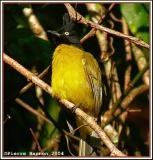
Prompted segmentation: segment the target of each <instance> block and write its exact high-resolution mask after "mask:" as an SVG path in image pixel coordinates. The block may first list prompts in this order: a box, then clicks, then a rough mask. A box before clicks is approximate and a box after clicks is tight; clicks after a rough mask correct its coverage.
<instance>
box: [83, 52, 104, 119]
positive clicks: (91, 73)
mask: <svg viewBox="0 0 153 160" xmlns="http://www.w3.org/2000/svg"><path fill="white" fill-rule="evenodd" d="M82 63H83V67H84V71H85V74H86V78H87V80H88V83H89V84H90V86H91V90H92V94H93V98H94V103H95V107H94V111H95V116H98V114H99V111H100V107H101V104H102V85H101V71H100V68H99V66H98V63H97V61H96V60H95V58H94V57H93V56H92V55H91V54H90V53H87V52H86V53H85V54H84V55H83V58H82Z"/></svg>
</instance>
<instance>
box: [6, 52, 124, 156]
mask: <svg viewBox="0 0 153 160" xmlns="http://www.w3.org/2000/svg"><path fill="white" fill-rule="evenodd" d="M3 57H4V62H5V63H7V64H9V65H10V66H11V67H13V68H14V69H15V70H17V71H18V72H19V73H21V74H22V75H23V76H25V77H26V78H27V79H28V80H31V81H32V82H33V83H35V84H36V85H38V86H39V87H41V88H42V89H43V90H45V91H46V92H47V93H49V94H50V95H51V94H52V92H51V87H50V86H49V85H48V84H46V83H45V82H43V81H42V80H40V79H39V78H38V77H37V76H35V75H34V74H33V73H31V72H30V71H28V70H27V69H25V68H24V67H23V66H22V65H20V64H19V63H18V62H16V61H15V60H13V59H12V58H11V57H9V56H8V55H6V54H4V56H3ZM59 101H60V102H61V103H62V104H64V105H65V107H67V108H68V109H70V110H71V111H72V110H74V107H75V105H74V104H73V103H71V102H69V101H67V100H64V99H63V100H59ZM18 102H20V101H19V100H18ZM29 109H30V110H31V108H29ZM35 114H37V113H35ZM75 114H76V115H77V116H80V117H82V118H83V120H84V121H85V122H86V123H87V124H88V125H89V126H90V127H91V128H92V129H93V130H94V131H95V132H96V133H97V135H99V137H100V138H101V140H102V141H103V142H104V144H105V145H106V146H107V147H108V148H109V150H110V152H111V154H113V155H116V156H126V155H125V154H124V153H122V152H121V151H119V150H118V149H117V148H116V146H115V145H114V144H113V143H112V142H111V140H110V139H109V138H108V136H107V135H106V133H105V132H104V131H103V130H102V129H101V127H100V126H98V124H97V123H96V122H95V120H94V118H92V117H91V116H89V115H87V114H86V113H85V112H83V111H82V110H81V109H79V108H77V109H76V110H75Z"/></svg>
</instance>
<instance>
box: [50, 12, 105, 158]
mask: <svg viewBox="0 0 153 160" xmlns="http://www.w3.org/2000/svg"><path fill="white" fill-rule="evenodd" d="M75 25H76V22H75V21H74V20H72V19H71V18H70V16H69V14H68V13H65V14H64V16H63V25H62V27H61V28H60V29H59V30H58V31H53V30H48V31H47V34H48V35H49V36H51V38H52V40H53V41H54V42H55V43H56V48H55V50H54V52H53V57H52V75H51V87H52V96H53V97H55V98H57V99H66V100H68V101H70V102H72V103H74V104H75V105H76V106H77V107H79V108H80V109H82V110H83V111H84V112H85V113H87V114H88V115H90V116H92V117H94V118H95V119H97V118H98V116H99V112H100V109H101V105H102V77H101V70H100V67H99V65H98V62H97V60H96V59H95V58H94V56H93V55H92V54H91V53H89V52H86V51H84V49H83V47H82V45H81V43H80V40H79V37H78V35H77V32H76V30H75ZM76 124H77V126H78V127H79V126H81V125H83V126H82V127H80V129H79V131H80V137H81V140H80V144H79V146H80V147H79V156H87V155H90V154H91V152H92V146H91V145H90V144H89V141H88V142H87V139H88V140H90V137H91V136H92V134H93V130H92V129H91V128H90V127H89V126H87V125H86V123H85V122H84V121H83V120H82V119H81V118H80V117H76ZM93 135H95V134H93ZM96 136H97V135H96Z"/></svg>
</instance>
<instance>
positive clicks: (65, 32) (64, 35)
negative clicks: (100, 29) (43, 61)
mask: <svg viewBox="0 0 153 160" xmlns="http://www.w3.org/2000/svg"><path fill="white" fill-rule="evenodd" d="M75 24H76V22H74V21H73V20H72V19H71V18H70V16H69V15H68V13H65V14H64V16H63V26H62V27H61V28H60V29H59V30H58V31H51V30H49V31H47V33H48V36H49V38H51V39H52V40H53V41H54V42H55V43H56V44H57V45H58V44H62V43H64V44H74V45H76V46H78V47H81V44H80V40H79V38H78V35H77V33H76V30H75Z"/></svg>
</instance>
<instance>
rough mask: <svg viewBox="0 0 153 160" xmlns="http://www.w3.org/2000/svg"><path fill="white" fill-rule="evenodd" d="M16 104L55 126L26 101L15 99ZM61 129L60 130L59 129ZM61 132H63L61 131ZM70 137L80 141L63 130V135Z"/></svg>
mask: <svg viewBox="0 0 153 160" xmlns="http://www.w3.org/2000/svg"><path fill="white" fill-rule="evenodd" d="M15 102H16V103H17V104H19V105H20V106H21V107H23V108H24V109H26V110H28V111H29V112H31V113H32V114H34V115H36V116H37V117H39V118H41V119H42V120H44V121H45V122H47V123H49V124H51V125H53V124H54V122H52V121H51V120H50V119H48V118H47V117H46V116H45V115H42V114H41V113H39V112H38V111H37V110H35V109H33V108H32V107H31V106H30V105H28V104H27V103H25V102H24V101H22V100H21V99H20V98H16V99H15ZM58 129H59V128H58ZM60 131H61V130H60ZM63 132H64V134H66V135H68V136H69V137H71V138H73V139H75V140H77V141H79V138H78V137H76V136H73V135H72V134H71V133H69V132H67V131H65V130H62V132H61V133H63Z"/></svg>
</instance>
